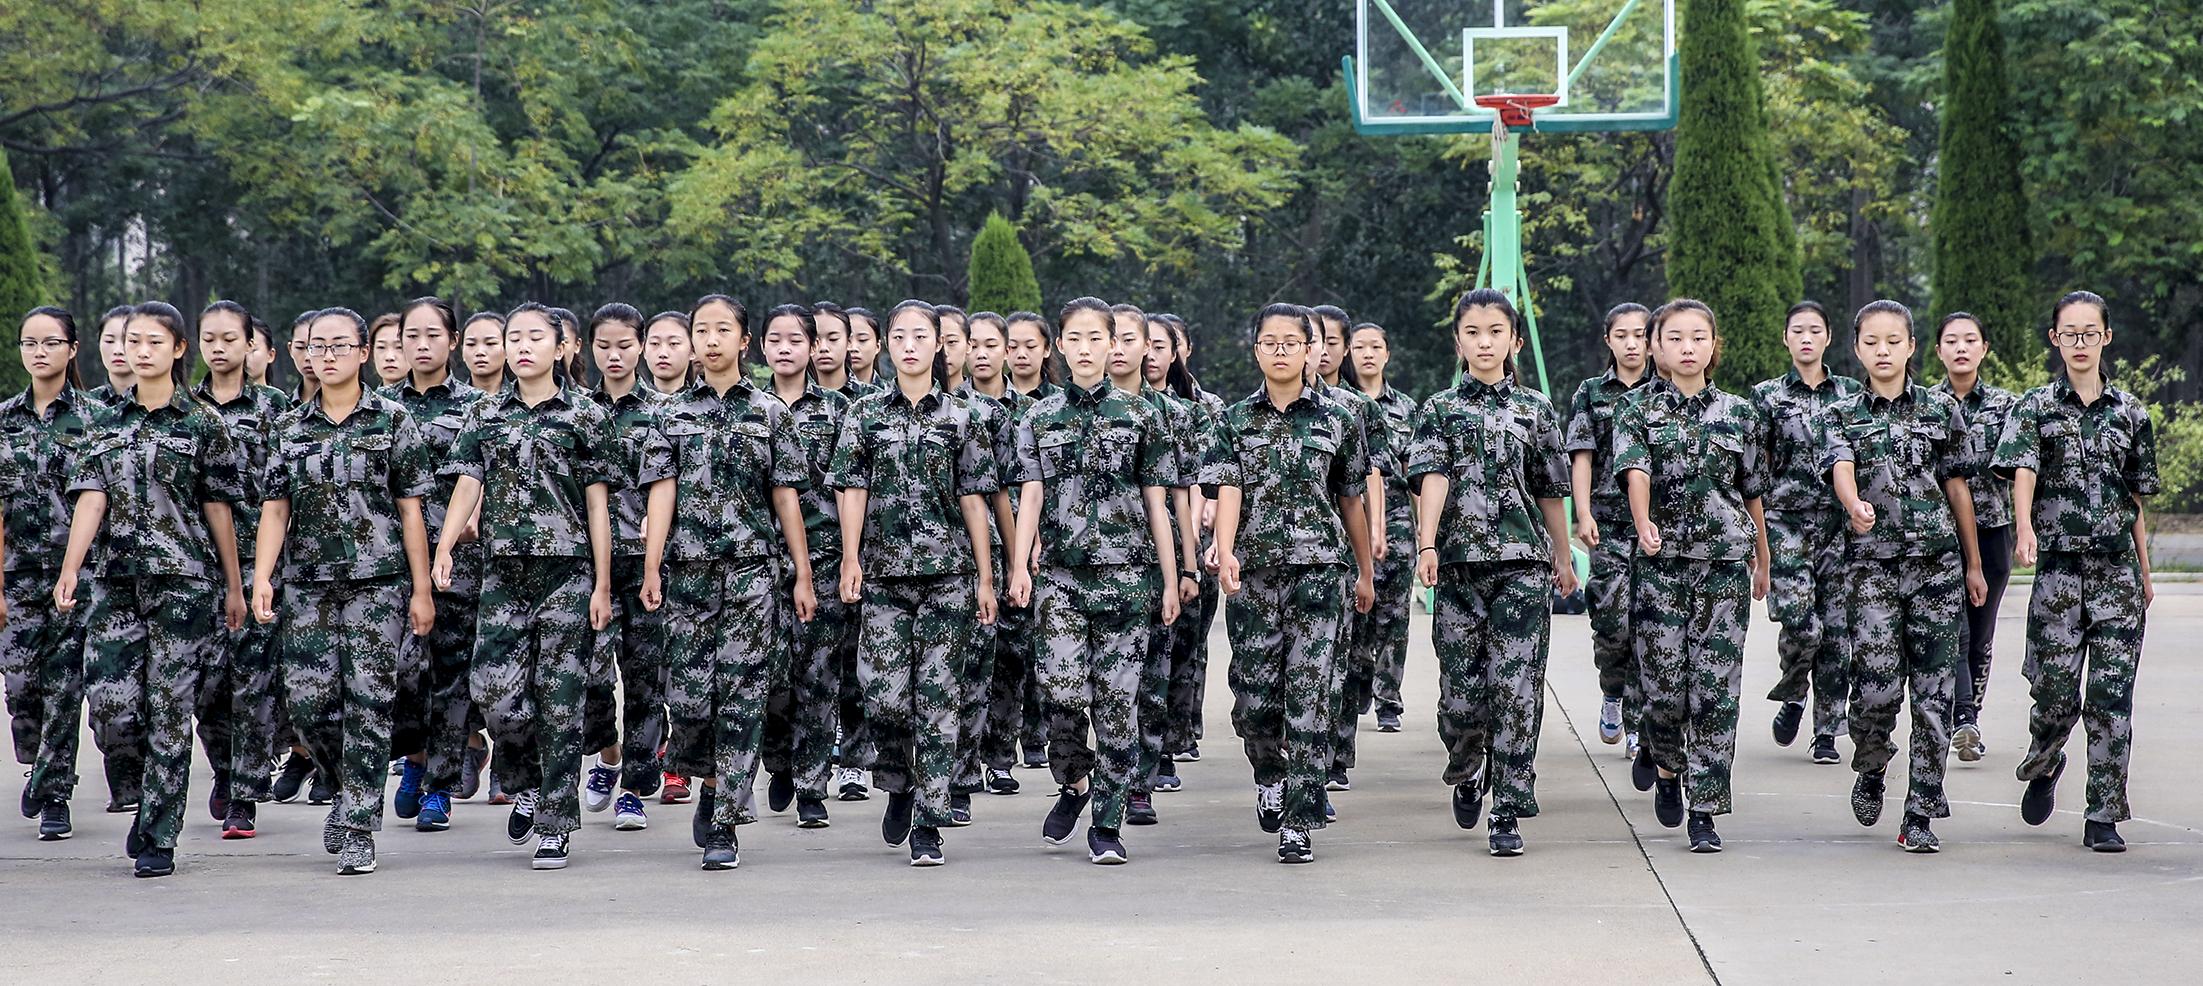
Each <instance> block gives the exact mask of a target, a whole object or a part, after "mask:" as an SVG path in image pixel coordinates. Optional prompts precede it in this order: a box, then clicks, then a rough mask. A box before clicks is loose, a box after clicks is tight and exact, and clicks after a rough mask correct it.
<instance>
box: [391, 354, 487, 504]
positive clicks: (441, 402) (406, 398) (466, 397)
mask: <svg viewBox="0 0 2203 986" xmlns="http://www.w3.org/2000/svg"><path fill="white" fill-rule="evenodd" d="M379 393H381V394H382V396H384V397H388V398H390V399H392V400H394V401H397V402H398V404H399V405H400V406H401V407H404V408H405V411H406V414H408V415H410V416H411V417H412V419H413V424H414V427H416V428H419V429H420V431H421V441H422V443H423V444H425V445H427V446H428V458H429V461H430V462H434V463H436V464H438V465H439V466H441V465H442V464H443V463H444V462H445V461H446V460H448V459H450V458H451V450H452V446H453V445H454V444H456V443H457V442H458V441H459V429H461V428H463V427H465V426H466V415H467V408H468V407H469V406H471V405H473V404H474V403H475V402H476V401H480V400H484V399H486V398H488V397H489V394H488V393H486V392H484V391H483V390H482V388H480V387H477V386H475V385H473V384H470V383H468V382H466V381H464V380H461V379H459V378H458V377H455V376H451V375H449V374H447V375H445V377H444V382H442V383H439V384H436V385H435V386H432V387H430V388H428V389H427V390H416V389H414V387H413V378H412V377H410V376H408V377H407V378H406V379H404V380H401V381H399V382H397V383H394V384H391V385H390V386H387V387H384V388H382V390H381V391H379ZM456 482H458V475H457V474H456V473H450V472H443V473H439V474H438V475H437V476H436V488H435V489H433V490H431V491H429V494H428V495H427V496H426V497H424V498H423V499H422V500H421V520H422V521H423V522H425V523H426V524H427V525H428V538H429V544H430V545H431V546H433V545H434V544H435V543H436V539H437V538H439V537H442V536H443V532H444V510H445V508H446V507H448V506H450V505H451V487H452V485H453V484H454V483H456Z"/></svg>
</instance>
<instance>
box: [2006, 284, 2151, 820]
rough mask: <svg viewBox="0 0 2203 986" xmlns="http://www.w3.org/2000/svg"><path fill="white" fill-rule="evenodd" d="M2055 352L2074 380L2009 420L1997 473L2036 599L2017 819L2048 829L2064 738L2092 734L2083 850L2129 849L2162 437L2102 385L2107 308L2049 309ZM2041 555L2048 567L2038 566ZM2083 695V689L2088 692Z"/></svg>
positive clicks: (2126, 397) (2144, 411)
mask: <svg viewBox="0 0 2203 986" xmlns="http://www.w3.org/2000/svg"><path fill="white" fill-rule="evenodd" d="M2049 338H2050V345H2051V346H2052V347H2054V348H2055V349H2056V350H2057V353H2058V357H2059V359H2060V361H2061V362H2062V363H2063V364H2064V366H2065V374H2064V376H2062V377H2060V378H2059V379H2057V380H2054V381H2051V382H2050V383H2049V384H2047V385H2045V386H2041V387H2037V388H2035V389H2033V390H2030V391H2028V392H2027V395H2026V396H2025V397H2022V398H2020V400H2019V403H2018V404H2017V405H2015V406H2014V407H2013V408H2012V415H2011V417H2010V418H2009V419H2007V420H2006V421H2005V423H2004V434H2003V437H2002V439H2001V440H2000V441H1999V442H1998V443H1997V452H1996V461H1995V469H1996V471H1997V474H1998V475H2000V476H2008V477H2010V478H2011V480H2012V514H2013V517H2014V518H2016V521H2015V523H2016V525H2017V527H2018V535H2017V537H2016V539H2015V542H2016V545H2017V547H2016V548H2015V550H2014V553H2013V554H2014V561H2016V562H2017V563H2018V564H2021V565H2035V566H2036V568H2035V586H2034V593H2033V594H2032V596H2031V597H2030V598H2029V600H2028V603H2027V664H2026V674H2027V680H2028V682H2029V683H2030V684H2031V685H2032V686H2033V689H2032V693H2033V698H2034V705H2033V708H2031V709H2030V710H2029V711H2028V716H2027V730H2028V733H2029V734H2030V741H2029V743H2028V746H2027V755H2026V757H2025V758H2023V759H2021V760H2020V762H2019V769H2018V771H2017V773H2018V775H2019V779H2020V780H2023V781H2026V782H2027V792H2026V794H2025V795H2024V796H2023V797H2022V798H2021V799H2020V803H2019V807H2020V817H2021V818H2022V819H2024V820H2025V821H2026V822H2027V824H2029V825H2041V824H2042V823H2044V822H2046V821H2049V820H2050V813H2051V812H2052V811H2053V810H2054V809H2055V808H2056V807H2057V791H2058V777H2059V776H2060V775H2061V774H2063V773H2064V771H2065V753H2064V748H2065V740H2066V737H2068V736H2070V735H2072V733H2073V725H2074V724H2075V723H2082V724H2085V725H2086V727H2087V729H2088V804H2087V814H2086V816H2085V819H2086V821H2085V822H2084V824H2083V826H2082V834H2081V844H2082V845H2084V846H2087V847H2088V848H2090V849H2094V850H2096V851H2097V852H2124V851H2126V840H2125V839H2123V838H2121V837H2120V835H2119V827H2118V825H2119V823H2120V822H2123V821H2126V820H2127V818H2128V817H2130V816H2129V809H2128V805H2127V757H2128V755H2129V753H2130V752H2131V751H2130V747H2131V746H2132V744H2133V736H2134V728H2133V723H2132V719H2133V716H2134V673H2135V666H2136V665H2137V664H2139V663H2140V661H2141V658H2142V628H2143V622H2144V617H2145V616H2146V614H2147V613H2148V610H2149V604H2150V601H2151V600H2152V599H2153V598H2154V597H2155V595H2156V590H2155V589H2154V588H2152V587H2151V585H2150V581H2149V529H2148V524H2147V515H2146V513H2145V512H2144V510H2143V507H2142V498H2143V497H2148V496H2156V495H2157V491H2158V477H2157V438H2156V432H2155V431H2154V430H2153V429H2152V428H2151V426H2150V420H2149V409H2148V408H2147V407H2145V406H2144V405H2143V404H2142V402H2141V400H2140V399H2138V398H2136V397H2135V396H2134V395H2133V394H2131V393H2128V392H2127V391H2124V390H2121V389H2119V388H2117V387H2114V386H2112V385H2111V384H2110V382H2109V381H2107V380H2105V379H2104V367H2103V355H2104V350H2105V349H2106V348H2107V347H2109V346H2110V345H2111V325H2110V313H2109V311H2108V309H2107V308H2106V307H2105V305H2104V299H2102V298H2101V297H2098V296H2097V295H2095V294H2092V293H2090V292H2087V291H2075V292H2073V293H2071V294H2068V295H2066V296H2065V297H2063V298H2060V299H2058V303H2057V305H2056V306H2054V307H2053V308H2052V309H2051V315H2050V332H2049ZM2038 559H2039V563H2038ZM2084 681H2085V683H2086V687H2085V688H2084V687H2083V683H2084Z"/></svg>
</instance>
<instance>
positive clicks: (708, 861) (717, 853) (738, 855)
mask: <svg viewBox="0 0 2203 986" xmlns="http://www.w3.org/2000/svg"><path fill="white" fill-rule="evenodd" d="M740 865H742V842H741V840H740V839H738V838H736V837H735V834H734V826H732V825H714V826H712V827H711V832H710V833H709V834H707V835H705V836H704V868H705V869H707V870H731V869H734V868H735V867H737V866H740Z"/></svg>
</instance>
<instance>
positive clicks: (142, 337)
mask: <svg viewBox="0 0 2203 986" xmlns="http://www.w3.org/2000/svg"><path fill="white" fill-rule="evenodd" d="M122 351H123V358H124V359H125V360H127V361H128V362H129V365H130V374H131V376H132V377H133V378H134V379H138V380H145V379H150V378H153V377H165V376H167V375H168V372H169V371H170V370H171V369H174V368H175V366H176V361H177V360H179V359H182V358H183V356H184V341H183V340H182V339H180V338H178V337H177V335H176V333H174V332H171V331H169V329H168V326H166V325H163V324H161V322H160V320H158V319H155V318H152V317H150V316H145V315H139V316H135V317H132V318H131V319H129V320H128V321H127V322H126V323H124V325H123V331H122Z"/></svg>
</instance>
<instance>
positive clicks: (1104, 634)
mask: <svg viewBox="0 0 2203 986" xmlns="http://www.w3.org/2000/svg"><path fill="white" fill-rule="evenodd" d="M1016 447H1017V460H1016V464H1015V467H1014V468H1013V470H1012V475H1011V480H1012V481H1013V482H1016V483H1020V484H1023V483H1040V484H1041V487H1042V488H1041V496H1040V508H1039V509H1040V510H1041V515H1040V525H1039V528H1038V540H1039V542H1040V546H1041V547H1040V572H1039V574H1038V576H1037V577H1036V578H1035V579H1034V585H1033V609H1034V611H1035V613H1036V614H1037V617H1038V630H1039V640H1038V641H1037V642H1036V643H1035V645H1034V653H1035V654H1036V656H1037V657H1038V660H1039V664H1038V668H1037V670H1036V672H1035V673H1036V674H1038V675H1039V677H1040V681H1041V690H1042V692H1043V694H1045V695H1046V696H1047V713H1046V715H1047V719H1048V769H1049V771H1050V772H1051V773H1053V774H1054V775H1055V778H1056V783H1058V784H1063V785H1066V786H1068V785H1072V784H1076V783H1078V782H1079V780H1080V779H1081V778H1085V777H1089V776H1091V777H1092V778H1093V794H1094V801H1093V813H1094V816H1093V817H1094V825H1095V826H1096V827H1098V828H1117V827H1119V826H1120V825H1122V824H1123V821H1124V809H1125V796H1126V795H1127V794H1128V793H1129V792H1130V791H1131V790H1132V789H1133V788H1134V787H1135V786H1137V785H1138V784H1139V783H1140V781H1141V780H1142V778H1141V777H1140V776H1139V775H1138V773H1137V771H1138V770H1139V768H1140V767H1142V766H1145V761H1144V758H1143V755H1142V752H1141V744H1142V742H1143V740H1144V737H1145V736H1146V735H1148V734H1149V732H1150V730H1149V729H1147V728H1146V727H1145V726H1144V725H1143V724H1141V723H1140V722H1139V716H1141V715H1144V714H1146V712H1147V709H1146V708H1145V707H1144V706H1142V705H1140V703H1139V697H1138V695H1137V692H1138V689H1139V688H1140V685H1141V679H1142V677H1143V674H1144V671H1145V669H1146V668H1147V666H1148V661H1147V658H1148V654H1149V653H1150V649H1149V646H1148V639H1149V636H1150V635H1151V634H1152V633H1154V632H1155V615H1156V611H1157V608H1158V607H1159V606H1160V604H1161V599H1160V597H1159V595H1158V593H1160V592H1161V591H1162V582H1161V579H1160V577H1159V576H1158V574H1157V572H1156V566H1157V565H1158V564H1159V563H1160V561H1159V559H1158V558H1157V556H1156V552H1155V541H1154V538H1153V536H1152V535H1151V534H1150V533H1149V528H1148V522H1147V506H1146V502H1145V499H1144V497H1145V492H1144V491H1145V489H1146V488H1147V487H1168V486H1170V485H1171V481H1172V480H1174V479H1176V478H1177V471H1176V463H1175V462H1174V459H1175V458H1176V456H1177V452H1178V449H1177V447H1176V446H1174V445H1173V444H1172V443H1171V441H1170V436H1169V435H1167V434H1166V433H1165V432H1164V430H1163V420H1162V416H1161V414H1160V413H1158V412H1157V411H1156V410H1155V408H1154V406H1153V405H1152V404H1149V403H1147V402H1145V401H1142V400H1140V399H1139V398H1137V397H1134V396H1132V395H1130V394H1127V393H1125V392H1124V391H1122V390H1119V389H1117V388H1116V387H1115V386H1113V385H1111V384H1110V383H1109V382H1108V381H1106V380H1105V381H1102V382H1101V383H1099V384H1096V385H1095V386H1094V387H1093V389H1091V390H1088V389H1084V388H1080V387H1077V386H1072V387H1068V388H1066V389H1064V390H1063V391H1062V392H1061V393H1059V394H1057V395H1055V396H1053V397H1049V398H1046V399H1043V400H1041V401H1040V402H1039V403H1037V404H1035V405H1034V406H1033V408H1032V410H1031V411H1030V412H1028V413H1027V414H1026V415H1025V416H1024V418H1023V419H1022V420H1020V421H1019V423H1018V427H1017V441H1016ZM1089 720H1091V722H1092V725H1093V729H1094V746H1093V747H1088V746H1087V745H1086V730H1087V725H1088V722H1089ZM1157 762H1158V763H1159V762H1160V760H1159V759H1158V760H1157Z"/></svg>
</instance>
